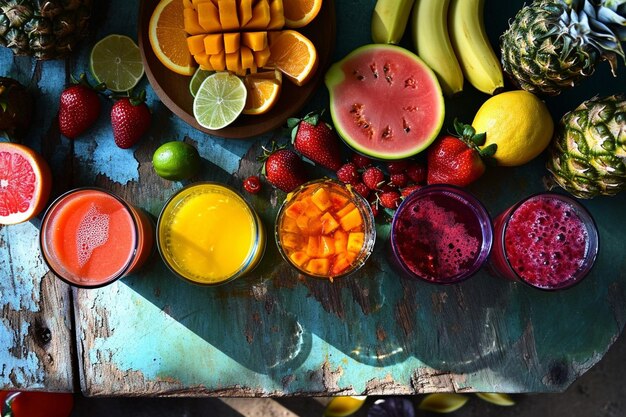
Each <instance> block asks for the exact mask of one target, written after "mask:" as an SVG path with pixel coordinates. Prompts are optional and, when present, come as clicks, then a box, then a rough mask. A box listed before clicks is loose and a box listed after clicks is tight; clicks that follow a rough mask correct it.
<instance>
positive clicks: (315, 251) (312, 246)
mask: <svg viewBox="0 0 626 417" xmlns="http://www.w3.org/2000/svg"><path fill="white" fill-rule="evenodd" d="M306 254H307V255H309V256H310V257H311V258H313V257H316V256H320V238H319V236H309V238H308V240H307V245H306Z"/></svg>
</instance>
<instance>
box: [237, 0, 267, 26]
mask: <svg viewBox="0 0 626 417" xmlns="http://www.w3.org/2000/svg"><path fill="white" fill-rule="evenodd" d="M269 23H270V4H269V3H268V1H267V0H258V2H257V4H255V5H254V7H253V8H252V18H251V19H250V20H249V21H248V23H246V24H245V25H244V26H243V28H245V29H251V30H262V29H266V28H267V26H268V25H269Z"/></svg>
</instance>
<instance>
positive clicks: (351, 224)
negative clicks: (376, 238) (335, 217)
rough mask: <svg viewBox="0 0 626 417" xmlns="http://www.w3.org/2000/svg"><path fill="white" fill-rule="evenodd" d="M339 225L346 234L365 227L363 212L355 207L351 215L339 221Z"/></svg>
mask: <svg viewBox="0 0 626 417" xmlns="http://www.w3.org/2000/svg"><path fill="white" fill-rule="evenodd" d="M339 224H340V225H341V228H342V229H343V230H345V231H346V232H349V231H351V230H355V229H358V228H360V227H361V226H362V225H363V217H361V212H360V211H359V209H358V208H356V207H355V208H354V209H353V210H352V211H351V212H350V213H348V214H346V215H345V216H343V217H342V218H341V219H339Z"/></svg>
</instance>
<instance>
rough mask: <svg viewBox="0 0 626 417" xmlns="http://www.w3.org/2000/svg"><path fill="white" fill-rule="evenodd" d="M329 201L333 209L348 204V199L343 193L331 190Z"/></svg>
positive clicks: (338, 208)
mask: <svg viewBox="0 0 626 417" xmlns="http://www.w3.org/2000/svg"><path fill="white" fill-rule="evenodd" d="M330 201H331V203H332V204H333V209H335V210H341V209H342V208H344V207H345V206H346V204H348V201H349V199H348V197H346V196H345V195H342V194H339V193H335V192H332V191H331V193H330Z"/></svg>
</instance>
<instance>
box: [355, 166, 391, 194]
mask: <svg viewBox="0 0 626 417" xmlns="http://www.w3.org/2000/svg"><path fill="white" fill-rule="evenodd" d="M361 179H362V180H363V183H364V184H365V185H367V188H369V189H370V190H378V189H379V188H380V186H381V185H382V184H383V182H384V181H385V174H383V172H382V171H381V170H380V169H379V168H376V167H369V168H367V169H366V170H365V172H363V175H361Z"/></svg>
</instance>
